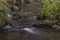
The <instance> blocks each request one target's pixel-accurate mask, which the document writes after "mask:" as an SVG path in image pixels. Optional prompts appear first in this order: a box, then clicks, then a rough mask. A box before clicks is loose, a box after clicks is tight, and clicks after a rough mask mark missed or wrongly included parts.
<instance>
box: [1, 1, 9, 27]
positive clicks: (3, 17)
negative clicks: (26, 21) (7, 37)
mask: <svg viewBox="0 0 60 40" xmlns="http://www.w3.org/2000/svg"><path fill="white" fill-rule="evenodd" d="M8 6H9V5H8V3H7V1H6V0H0V27H2V26H4V25H5V24H6V23H8V20H9V18H8V16H7V13H8Z"/></svg>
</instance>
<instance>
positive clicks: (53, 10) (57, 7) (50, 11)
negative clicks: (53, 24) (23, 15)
mask: <svg viewBox="0 0 60 40" xmlns="http://www.w3.org/2000/svg"><path fill="white" fill-rule="evenodd" d="M44 15H45V16H46V17H48V18H52V19H56V18H59V19H60V17H59V16H57V15H60V0H42V10H41V12H40V15H39V16H40V17H42V18H43V19H44Z"/></svg>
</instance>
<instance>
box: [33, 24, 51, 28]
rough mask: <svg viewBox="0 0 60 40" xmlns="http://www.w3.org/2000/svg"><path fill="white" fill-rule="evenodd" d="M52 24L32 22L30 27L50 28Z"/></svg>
mask: <svg viewBox="0 0 60 40" xmlns="http://www.w3.org/2000/svg"><path fill="white" fill-rule="evenodd" d="M51 26H52V25H49V24H33V25H32V27H36V28H52V27H51Z"/></svg>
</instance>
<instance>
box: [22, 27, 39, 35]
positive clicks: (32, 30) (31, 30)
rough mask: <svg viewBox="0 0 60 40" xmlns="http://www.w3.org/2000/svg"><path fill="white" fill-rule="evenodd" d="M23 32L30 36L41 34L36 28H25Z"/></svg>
mask: <svg viewBox="0 0 60 40" xmlns="http://www.w3.org/2000/svg"><path fill="white" fill-rule="evenodd" d="M21 30H24V31H26V32H28V33H30V34H38V33H39V31H38V30H36V29H35V28H24V29H21Z"/></svg>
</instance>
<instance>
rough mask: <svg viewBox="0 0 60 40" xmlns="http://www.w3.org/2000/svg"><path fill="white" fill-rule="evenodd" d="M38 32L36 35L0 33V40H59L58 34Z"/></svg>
mask: <svg viewBox="0 0 60 40" xmlns="http://www.w3.org/2000/svg"><path fill="white" fill-rule="evenodd" d="M40 31H41V32H40V34H38V35H35V34H29V33H28V32H1V33H0V40H60V33H59V32H52V31H48V30H46V31H42V30H40Z"/></svg>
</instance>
